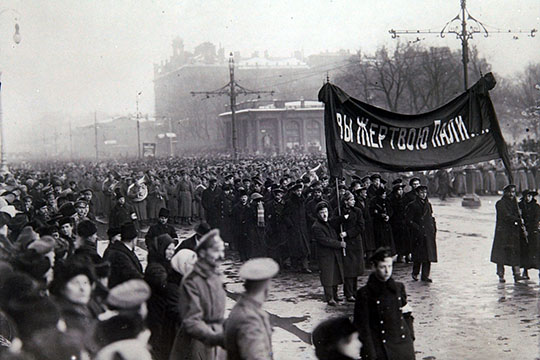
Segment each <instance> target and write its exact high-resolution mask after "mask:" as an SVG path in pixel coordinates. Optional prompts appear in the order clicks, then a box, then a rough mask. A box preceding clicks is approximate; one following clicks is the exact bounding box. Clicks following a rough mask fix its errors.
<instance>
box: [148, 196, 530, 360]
mask: <svg viewBox="0 0 540 360" xmlns="http://www.w3.org/2000/svg"><path fill="white" fill-rule="evenodd" d="M481 200H482V206H481V207H480V208H479V209H467V208H464V207H462V206H461V198H451V199H448V200H447V201H446V202H441V201H439V200H438V199H433V200H431V202H432V204H433V212H434V215H435V217H436V221H437V228H438V233H437V246H438V257H439V261H438V263H434V264H433V265H432V271H431V278H432V279H433V283H431V284H428V283H424V282H421V281H418V282H417V281H413V280H412V278H411V269H412V265H410V264H395V266H394V275H393V276H394V278H395V279H396V280H398V281H401V282H403V283H404V284H405V286H406V290H407V294H408V300H409V304H410V305H411V306H412V308H413V316H414V317H415V320H414V330H415V335H416V341H415V344H414V345H415V350H416V358H417V359H426V360H428V359H429V360H433V359H439V360H443V359H449V360H453V359H492V360H499V359H500V360H505V359H508V360H510V359H540V351H539V348H540V343H539V340H540V339H539V330H540V317H539V302H538V299H539V291H540V287H539V285H538V279H539V278H538V271H536V270H532V271H530V272H529V276H530V278H531V280H529V281H528V282H526V283H524V284H514V280H513V277H512V271H511V269H510V268H509V267H507V268H506V283H504V284H500V283H499V282H498V277H497V275H496V274H495V264H492V263H491V262H490V261H489V257H490V252H491V245H492V240H493V232H494V227H495V202H496V201H497V200H498V198H497V197H482V198H481ZM178 232H179V236H180V237H181V238H186V237H187V236H188V235H190V234H191V233H192V232H191V231H189V230H187V229H178ZM141 245H142V243H141ZM138 254H139V255H140V257H141V258H144V255H145V254H144V250H141V249H138ZM227 258H228V259H227V260H226V261H225V263H224V264H223V267H222V269H223V271H224V274H225V277H226V280H225V282H226V290H227V312H228V311H230V309H231V308H232V306H233V305H234V302H235V299H237V297H238V295H239V294H240V293H241V292H242V291H243V286H242V281H241V280H240V279H239V278H238V277H237V276H236V274H237V271H238V268H239V266H240V265H241V263H240V262H239V261H238V259H237V257H236V254H235V253H229V254H228V256H227ZM368 274H369V270H367V271H366V273H365V275H364V276H362V277H360V280H359V287H360V286H362V285H364V284H365V283H366V281H367V276H368ZM341 291H342V289H341V287H340V292H341ZM265 309H266V310H267V311H268V313H269V314H270V316H271V322H272V325H273V327H274V332H273V338H272V340H273V341H272V343H273V350H274V358H275V359H278V360H279V359H315V355H314V351H313V347H312V346H311V345H310V342H311V341H310V333H311V331H312V330H313V328H314V327H315V326H316V325H317V324H318V323H319V322H321V321H322V320H324V319H327V318H329V317H332V316H337V315H350V316H352V314H353V309H354V303H346V302H343V303H341V305H339V306H337V307H330V306H328V305H327V304H326V303H325V302H323V290H322V287H321V285H320V281H319V276H318V274H317V273H316V272H314V273H313V274H298V273H295V272H291V271H282V272H281V273H280V274H278V276H277V277H276V279H275V280H274V283H273V289H272V291H271V296H270V299H269V300H268V301H267V302H266V304H265ZM226 315H228V314H226Z"/></svg>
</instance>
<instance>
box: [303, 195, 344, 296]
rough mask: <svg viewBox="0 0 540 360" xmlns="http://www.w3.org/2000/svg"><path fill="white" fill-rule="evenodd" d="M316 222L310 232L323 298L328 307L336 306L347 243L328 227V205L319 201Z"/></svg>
mask: <svg viewBox="0 0 540 360" xmlns="http://www.w3.org/2000/svg"><path fill="white" fill-rule="evenodd" d="M317 214H318V218H317V221H316V222H315V223H314V224H313V227H312V228H311V232H312V234H313V238H314V239H315V241H316V242H317V258H318V260H319V270H320V276H321V283H322V286H323V289H324V298H325V300H326V302H327V303H328V305H330V306H336V305H337V303H338V302H339V301H340V300H341V299H339V297H338V285H340V284H343V279H344V277H345V276H344V274H343V249H346V248H347V243H346V242H345V241H343V240H342V239H340V238H339V236H338V234H337V232H336V230H334V228H333V227H332V226H331V225H330V223H329V221H328V218H329V214H328V203H326V202H325V201H321V202H320V203H319V204H318V205H317Z"/></svg>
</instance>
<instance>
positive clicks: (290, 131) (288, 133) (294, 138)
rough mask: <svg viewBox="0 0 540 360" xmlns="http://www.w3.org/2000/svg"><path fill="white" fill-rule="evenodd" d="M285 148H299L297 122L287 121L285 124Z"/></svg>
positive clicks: (298, 127) (298, 125)
mask: <svg viewBox="0 0 540 360" xmlns="http://www.w3.org/2000/svg"><path fill="white" fill-rule="evenodd" d="M285 146H286V147H288V148H293V147H295V146H300V124H299V123H298V121H294V120H291V121H288V122H286V123H285Z"/></svg>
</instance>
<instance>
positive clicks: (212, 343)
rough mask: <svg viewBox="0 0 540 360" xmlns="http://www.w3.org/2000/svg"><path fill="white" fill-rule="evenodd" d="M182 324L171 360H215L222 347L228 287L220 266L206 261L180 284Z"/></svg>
mask: <svg viewBox="0 0 540 360" xmlns="http://www.w3.org/2000/svg"><path fill="white" fill-rule="evenodd" d="M178 305H179V308H180V315H181V317H182V325H181V327H180V329H179V331H178V333H177V335H176V339H175V341H174V345H173V349H172V351H171V355H170V357H169V359H170V360H191V359H193V360H198V359H205V360H215V359H220V358H221V356H222V353H223V350H222V349H220V348H219V347H220V346H224V343H223V320H224V315H225V290H224V288H223V281H222V279H221V275H220V274H219V273H218V272H217V269H215V268H213V267H212V266H211V265H210V264H208V263H207V262H205V261H204V260H199V261H197V263H196V264H195V267H194V268H193V271H192V272H191V273H190V274H189V275H188V276H187V277H186V278H185V279H184V281H183V283H182V285H181V286H180V298H179V301H178Z"/></svg>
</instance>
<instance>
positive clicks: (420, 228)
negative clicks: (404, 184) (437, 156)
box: [406, 185, 437, 282]
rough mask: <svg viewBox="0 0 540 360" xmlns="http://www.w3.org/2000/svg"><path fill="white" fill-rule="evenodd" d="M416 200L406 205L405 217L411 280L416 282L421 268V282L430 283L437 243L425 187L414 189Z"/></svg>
mask: <svg viewBox="0 0 540 360" xmlns="http://www.w3.org/2000/svg"><path fill="white" fill-rule="evenodd" d="M416 193H417V196H416V200H414V201H412V202H411V203H409V205H407V209H406V214H407V215H406V216H407V224H408V225H409V228H410V231H411V237H412V243H413V251H412V260H413V271H412V278H413V279H414V280H415V281H416V280H418V275H419V274H420V268H422V278H421V279H422V281H426V282H432V281H431V279H430V278H429V273H430V271H431V263H432V262H437V243H436V241H435V236H436V233H437V226H436V224H435V218H434V217H433V210H432V208H431V204H430V202H429V200H428V198H427V186H425V185H420V186H418V187H417V188H416Z"/></svg>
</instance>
